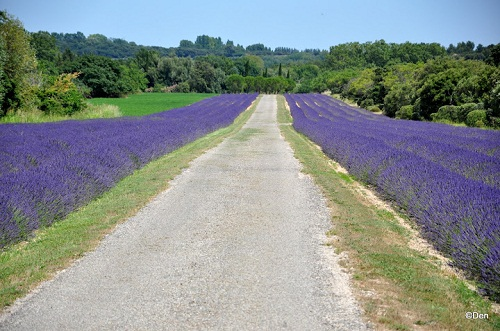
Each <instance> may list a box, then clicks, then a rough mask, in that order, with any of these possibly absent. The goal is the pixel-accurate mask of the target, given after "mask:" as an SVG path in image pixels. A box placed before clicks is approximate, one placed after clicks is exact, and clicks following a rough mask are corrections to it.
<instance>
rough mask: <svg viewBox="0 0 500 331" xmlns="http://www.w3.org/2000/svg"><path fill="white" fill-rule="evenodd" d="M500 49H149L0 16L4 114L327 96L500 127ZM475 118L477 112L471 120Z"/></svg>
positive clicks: (186, 44)
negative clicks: (127, 102) (238, 97)
mask: <svg viewBox="0 0 500 331" xmlns="http://www.w3.org/2000/svg"><path fill="white" fill-rule="evenodd" d="M499 63H500V44H497V45H488V46H483V45H477V46H476V45H475V44H474V43H473V42H470V41H468V42H461V43H458V44H457V45H449V47H448V48H445V47H443V46H441V45H439V44H437V43H410V42H406V43H402V44H396V43H386V42H385V41H384V40H379V41H375V42H366V43H358V42H353V43H345V44H340V45H336V46H332V47H331V48H330V50H329V51H328V52H327V51H322V50H319V49H310V50H304V51H298V50H296V49H292V48H286V47H278V48H276V49H275V50H274V51H273V50H271V49H270V48H268V47H266V46H265V45H263V44H255V45H250V46H248V47H246V48H245V47H243V46H241V45H238V44H235V43H234V42H232V41H230V40H228V41H227V42H223V41H222V39H221V38H220V37H218V38H214V37H210V36H206V35H202V36H198V37H197V38H196V40H195V41H194V42H192V41H188V40H181V42H180V45H179V47H177V48H170V49H167V48H162V47H143V46H139V45H137V44H135V43H133V42H127V41H125V40H121V39H111V38H107V37H105V36H103V35H97V34H96V35H90V36H88V37H85V35H83V34H82V33H80V32H79V33H76V34H58V33H49V32H44V31H39V32H35V33H29V32H27V31H25V30H24V28H23V25H22V23H21V22H20V21H19V20H17V19H16V18H14V17H12V16H10V15H9V14H7V13H6V12H2V13H1V14H0V78H1V80H0V106H1V108H0V116H3V115H5V114H6V113H7V112H9V111H10V112H15V111H17V110H18V109H35V108H36V109H39V110H42V111H44V112H48V113H51V112H55V113H63V114H71V113H73V112H76V111H79V110H81V109H83V108H84V107H85V105H86V103H85V98H92V97H120V96H125V95H128V94H132V93H138V92H144V91H146V92H200V93H205V92H207V93H241V92H263V93H282V92H294V93H309V92H325V91H330V92H332V93H334V94H339V95H340V96H341V97H344V98H348V99H351V100H354V101H355V102H356V103H357V104H358V105H360V106H362V107H364V108H368V109H370V110H373V111H382V112H383V113H384V114H386V115H387V116H391V117H398V118H406V119H415V120H435V121H444V122H459V123H466V124H468V125H471V126H491V127H497V126H498V118H499V117H500V110H499V103H500V102H499V100H498V99H499V95H500V94H499V92H500V87H499V81H500V74H499V69H498V68H499ZM469 113H472V114H471V115H470V116H469Z"/></svg>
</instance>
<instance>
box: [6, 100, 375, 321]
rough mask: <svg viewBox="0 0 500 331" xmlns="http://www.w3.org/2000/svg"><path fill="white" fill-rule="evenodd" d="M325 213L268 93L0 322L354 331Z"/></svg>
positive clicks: (352, 308) (352, 307) (356, 317)
mask: <svg viewBox="0 0 500 331" xmlns="http://www.w3.org/2000/svg"><path fill="white" fill-rule="evenodd" d="M329 219H330V217H329V212H328V209H327V207H326V205H325V202H324V200H323V198H322V197H321V194H320V193H319V190H318V189H317V188H316V187H315V186H314V185H313V183H312V181H311V180H310V178H309V177H307V176H304V175H302V174H301V173H300V164H299V163H298V161H297V160H296V159H295V158H294V157H293V152H292V150H291V149H290V147H289V146H288V144H287V143H286V142H285V141H284V140H283V138H282V137H281V136H280V132H279V129H278V125H277V122H276V98H275V97H274V96H264V97H263V98H262V100H261V101H260V103H259V105H258V107H257V110H256V112H255V113H254V114H253V116H252V117H251V118H250V120H249V121H248V123H247V124H246V125H245V126H244V127H243V129H242V130H241V131H240V132H239V133H238V134H236V135H235V136H233V137H231V138H229V139H226V140H225V141H224V142H223V143H222V144H220V145H219V146H218V147H216V148H214V149H212V150H210V151H208V152H207V153H205V154H204V155H203V156H201V157H200V158H198V159H196V160H195V161H194V162H193V163H192V165H191V167H190V168H189V169H188V170H186V171H184V172H183V173H182V174H181V175H180V176H178V177H177V178H176V179H175V180H174V181H173V182H172V187H171V188H170V189H168V190H167V191H165V192H163V193H162V194H160V195H159V196H158V197H157V198H156V199H155V200H154V201H153V202H152V203H151V204H149V205H148V206H147V207H146V208H144V209H143V210H142V211H140V212H139V213H138V214H137V215H136V216H135V217H133V218H132V219H130V220H129V221H127V222H126V223H124V224H122V225H121V226H119V227H118V228H117V230H116V231H115V232H114V233H113V234H111V235H109V236H108V237H107V238H106V239H105V240H104V241H103V243H102V244H101V245H100V246H99V247H98V249H97V250H96V251H95V252H92V253H90V254H88V255H87V256H85V257H84V258H83V259H81V260H79V261H78V262H77V263H76V264H75V265H74V266H73V267H71V268H69V269H67V270H66V271H65V272H62V273H60V274H59V275H58V276H57V277H56V278H55V279H54V280H53V281H50V282H47V283H45V284H43V285H42V286H41V287H40V288H39V289H38V290H37V291H35V293H33V294H31V295H29V296H28V297H27V298H25V299H23V300H21V301H19V302H18V303H16V305H15V306H14V307H13V309H12V312H11V313H10V314H9V315H6V316H4V317H3V318H2V319H3V320H0V329H1V330H107V329H116V330H206V329H212V330H279V329H290V330H331V329H335V330H344V329H345V330H363V329H365V328H366V326H365V325H364V324H363V322H362V321H361V319H360V313H359V310H358V308H357V306H356V303H355V301H354V299H353V298H352V295H351V292H350V289H349V285H348V281H347V277H346V275H345V274H343V273H342V272H341V271H340V268H339V267H338V265H337V260H336V259H337V258H336V256H335V255H334V253H333V249H332V248H330V247H327V246H325V245H324V243H325V242H326V240H327V239H326V236H325V232H326V231H327V230H328V229H329V228H330V221H329Z"/></svg>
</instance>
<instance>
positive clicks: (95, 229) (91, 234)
mask: <svg viewBox="0 0 500 331" xmlns="http://www.w3.org/2000/svg"><path fill="white" fill-rule="evenodd" d="M257 103H258V100H257V101H254V103H253V105H252V106H251V107H250V108H249V110H247V111H244V112H243V113H241V114H240V115H239V116H238V117H237V118H236V120H235V121H234V123H233V124H231V125H229V126H227V127H225V128H222V129H219V130H217V131H215V132H212V133H210V134H208V135H206V136H204V137H202V138H199V139H197V140H195V141H194V142H191V143H189V144H187V145H185V146H183V147H181V148H179V149H177V150H175V151H173V152H172V153H170V154H167V155H165V156H163V157H160V158H159V159H157V160H155V161H152V162H150V163H149V164H147V165H146V166H144V167H143V168H141V169H139V170H136V171H135V172H134V173H133V174H132V175H130V176H128V177H125V178H124V179H122V180H121V181H120V182H118V183H117V184H116V186H114V187H113V188H111V189H110V190H109V191H107V192H105V193H104V194H103V195H102V196H100V197H99V198H97V199H95V200H94V201H92V202H90V203H89V204H87V205H85V206H84V207H82V208H80V209H79V210H77V211H75V212H73V213H71V214H69V215H68V216H67V217H66V218H65V219H64V220H61V221H59V222H57V223H55V224H54V225H53V226H51V227H48V228H44V229H41V230H38V231H37V232H36V234H35V237H34V238H32V239H31V240H29V241H25V242H21V243H18V244H15V245H12V246H10V247H7V248H5V249H4V250H2V251H0V307H2V308H4V307H6V306H8V305H10V304H12V303H13V302H14V300H15V299H17V298H19V297H22V296H24V295H26V294H27V293H28V292H29V291H30V290H32V289H33V288H35V287H36V286H37V285H38V284H39V283H40V282H42V281H44V280H47V279H50V278H51V277H52V276H53V275H54V274H55V273H56V272H57V271H59V270H62V269H64V268H66V267H68V266H69V265H70V264H71V263H72V262H73V261H74V260H76V259H78V258H79V257H81V256H83V254H85V252H88V251H90V250H93V249H94V248H95V247H96V246H97V245H98V244H99V242H100V240H101V239H102V238H103V237H104V236H105V235H106V234H108V233H110V232H111V231H112V230H113V229H114V227H115V226H116V225H117V224H119V223H122V222H124V221H126V220H127V219H128V218H129V217H131V216H133V215H134V214H135V213H136V212H137V211H138V210H139V209H140V208H142V207H143V206H145V205H146V204H147V203H148V202H149V201H150V200H151V199H152V198H154V197H155V196H156V195H157V194H158V193H160V192H161V191H163V190H165V189H167V188H168V182H169V181H170V180H171V179H173V178H174V177H175V176H176V175H178V174H180V173H181V172H182V169H184V168H187V167H188V166H189V162H190V161H192V160H193V159H195V158H196V157H198V156H199V155H201V154H202V153H203V152H204V151H206V150H208V149H210V148H213V147H215V146H216V145H218V144H219V143H220V142H221V141H222V140H224V139H225V138H226V137H228V136H230V135H232V134H234V133H236V132H238V131H239V130H240V129H241V127H242V126H243V124H244V123H245V122H246V121H247V120H248V118H249V117H250V115H251V114H252V113H253V111H254V110H255V107H256V104H257Z"/></svg>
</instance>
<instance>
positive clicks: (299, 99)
mask: <svg viewBox="0 0 500 331" xmlns="http://www.w3.org/2000/svg"><path fill="white" fill-rule="evenodd" d="M286 98H287V101H288V104H289V105H290V110H291V113H292V116H293V119H294V124H293V125H294V128H295V129H296V130H297V131H299V132H301V133H303V134H305V135H306V136H308V137H309V138H310V139H311V140H313V141H314V142H316V143H317V144H318V145H320V146H321V147H322V149H323V151H324V152H325V153H326V154H327V155H328V156H329V157H331V158H332V159H334V160H336V161H338V162H339V163H340V164H341V165H343V166H344V167H346V168H347V170H348V171H349V172H350V173H351V174H352V175H354V176H356V177H357V178H359V179H361V180H363V181H365V182H367V183H369V184H371V185H374V186H375V187H376V189H377V190H378V191H379V192H380V193H381V194H382V195H384V196H385V197H386V198H388V199H389V200H392V201H394V202H395V203H396V204H397V205H398V206H400V207H401V208H403V209H404V210H406V212H407V213H408V214H409V215H410V216H412V217H414V218H415V219H416V221H417V222H418V224H419V225H420V227H421V231H422V234H423V235H424V236H425V237H426V238H427V239H428V240H429V241H430V242H431V243H432V244H433V245H434V246H435V247H436V248H437V249H439V250H440V251H442V252H444V253H445V254H446V255H447V256H449V257H451V258H452V260H453V263H454V265H456V266H457V267H459V268H461V269H463V270H465V271H466V272H467V273H469V275H470V276H471V277H473V278H475V279H477V280H479V282H480V283H481V284H482V285H483V287H484V289H485V291H486V292H487V293H488V294H489V295H492V296H493V297H494V298H496V299H497V300H499V299H500V245H499V244H498V243H499V242H500V203H499V202H500V186H499V185H498V184H499V183H498V181H499V180H500V176H499V175H498V174H499V173H500V172H499V171H500V163H499V157H498V155H497V153H496V152H495V151H498V148H499V147H500V135H499V132H496V131H486V130H481V132H478V130H477V129H471V128H457V127H450V128H448V127H447V126H443V125H436V124H435V123H418V125H413V123H412V122H411V121H403V120H393V119H389V118H383V117H381V116H379V115H375V114H372V113H370V112H365V111H364V110H360V109H357V108H352V107H349V106H347V105H345V104H343V103H340V102H338V101H334V102H332V101H331V100H333V99H331V98H330V97H328V96H321V95H286ZM297 104H298V105H297ZM426 127H427V128H428V130H427V131H426ZM436 127H437V129H436ZM460 132H463V134H462V135H460V134H459V133H460ZM474 141H477V142H478V144H479V146H473V143H474ZM461 144H467V146H465V147H464V146H461ZM461 147H463V148H461ZM489 154H491V155H489Z"/></svg>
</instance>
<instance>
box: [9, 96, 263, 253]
mask: <svg viewBox="0 0 500 331" xmlns="http://www.w3.org/2000/svg"><path fill="white" fill-rule="evenodd" d="M255 98H256V94H240V95H237V94H227V95H221V96H217V97H214V98H210V99H205V100H203V101H200V102H198V103H195V104H193V105H190V106H187V107H183V108H178V109H173V110H169V111H165V112H162V113H157V114H152V115H148V116H144V117H140V118H137V117H125V118H119V119H100V120H87V121H64V122H56V123H43V124H3V125H0V247H4V246H5V245H7V244H10V243H13V242H16V241H19V240H23V239H25V238H27V237H28V236H29V235H30V234H31V233H32V232H33V231H34V230H35V229H38V228H39V227H40V226H48V225H50V224H52V223H53V222H54V221H57V220H60V219H62V218H64V217H65V216H66V215H68V213H70V212H71V211H73V210H75V209H76V208H78V207H80V206H82V205H84V204H86V203H88V202H89V201H90V200H92V199H93V198H95V197H97V196H99V195H100V194H102V193H103V192H105V191H106V190H108V189H109V188H111V187H113V186H114V185H115V184H116V183H117V182H118V181H119V180H120V179H122V178H123V177H125V176H127V175H129V174H131V173H132V172H133V171H134V170H136V169H138V168H141V167H142V166H144V165H145V164H147V163H148V162H150V161H152V160H154V159H156V158H158V157H160V156H162V155H165V154H167V153H169V152H171V151H173V150H175V149H177V148H179V147H181V146H183V145H185V144H187V143H189V142H191V141H193V140H195V139H197V138H199V137H201V136H203V135H206V134H208V133H209V132H212V131H215V130H217V129H219V128H222V127H224V126H227V125H229V124H231V123H232V122H233V121H234V119H235V118H236V117H237V116H238V115H239V114H240V113H241V112H243V111H244V110H245V109H246V108H248V107H249V106H250V104H251V103H252V102H253V100H254V99H255Z"/></svg>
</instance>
